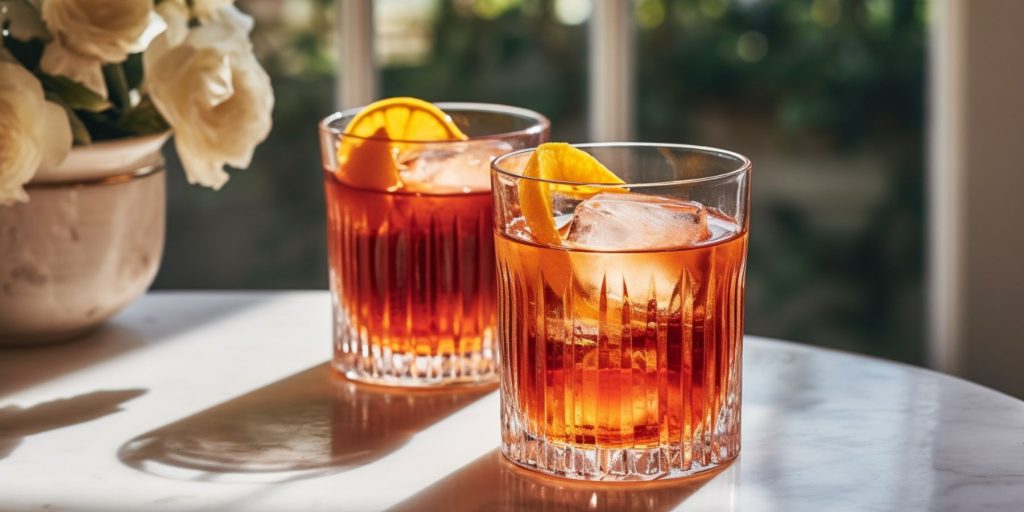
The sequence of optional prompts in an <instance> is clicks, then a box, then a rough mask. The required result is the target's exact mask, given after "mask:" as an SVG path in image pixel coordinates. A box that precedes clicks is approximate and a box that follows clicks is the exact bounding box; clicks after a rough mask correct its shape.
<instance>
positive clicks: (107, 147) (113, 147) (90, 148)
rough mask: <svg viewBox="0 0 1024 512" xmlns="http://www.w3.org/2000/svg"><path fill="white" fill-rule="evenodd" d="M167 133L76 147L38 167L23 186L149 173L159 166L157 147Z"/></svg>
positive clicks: (137, 175) (160, 145)
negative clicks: (50, 164) (52, 163)
mask: <svg viewBox="0 0 1024 512" xmlns="http://www.w3.org/2000/svg"><path fill="white" fill-rule="evenodd" d="M170 136H171V131H170V130H168V131H165V132H162V133H155V134H151V135H139V136H135V137H125V138H122V139H114V140H106V141H100V142H96V143H93V144H88V145H85V146H75V147H73V148H71V152H70V153H68V157H67V158H65V159H64V161H63V162H61V163H60V164H59V165H57V166H55V167H45V166H41V167H40V168H39V170H38V171H36V174H35V176H33V178H32V180H30V181H29V182H28V183H27V184H26V185H27V186H29V187H36V186H41V185H53V184H67V183H76V184H79V183H82V184H85V183H99V182H103V181H105V180H107V179H115V178H118V177H121V178H123V177H125V176H127V177H129V178H134V177H141V176H142V175H145V174H149V173H152V172H153V170H152V169H150V168H151V167H162V165H163V156H162V155H161V153H160V149H161V148H163V145H164V143H165V142H167V139H168V138H170ZM140 173H141V174H140ZM122 181H123V180H122ZM115 182H117V180H115Z"/></svg>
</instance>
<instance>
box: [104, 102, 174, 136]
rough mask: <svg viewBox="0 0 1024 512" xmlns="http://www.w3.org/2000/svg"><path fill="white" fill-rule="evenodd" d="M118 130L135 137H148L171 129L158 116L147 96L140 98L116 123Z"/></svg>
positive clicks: (158, 112) (160, 116) (162, 117)
mask: <svg viewBox="0 0 1024 512" xmlns="http://www.w3.org/2000/svg"><path fill="white" fill-rule="evenodd" d="M117 125H118V128H120V129H122V130H125V131H127V132H131V133H134V134H136V135H148V134H151V133H160V132H164V131H167V130H169V129H170V128H171V127H170V125H168V124H167V121H165V120H164V116H162V115H160V111H158V110H157V109H156V105H154V104H153V102H152V101H150V99H149V96H145V97H143V98H142V101H140V102H139V104H138V105H136V106H135V107H134V108H132V109H131V110H129V111H128V112H126V113H125V115H124V116H123V117H122V118H121V120H120V121H119V122H118V123H117Z"/></svg>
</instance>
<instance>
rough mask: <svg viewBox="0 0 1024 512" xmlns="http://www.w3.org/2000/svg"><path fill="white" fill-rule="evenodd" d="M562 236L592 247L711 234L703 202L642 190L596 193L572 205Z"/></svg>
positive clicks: (669, 244) (651, 244)
mask: <svg viewBox="0 0 1024 512" xmlns="http://www.w3.org/2000/svg"><path fill="white" fill-rule="evenodd" d="M565 238H566V240H567V241H568V242H569V243H570V244H572V245H575V246H579V247H582V248H589V249H596V250H644V249H665V248H673V247H686V246H691V245H696V244H699V243H700V242H703V241H706V240H708V239H709V238H711V231H710V230H709V229H708V214H707V211H706V210H705V208H704V205H702V204H700V203H697V202H694V201H686V200H681V199H670V198H666V197H658V196H649V195H644V194H620V193H610V192H604V193H600V194H597V195H595V196H593V197H591V198H589V199H587V200H585V201H583V202H582V203H580V204H579V205H578V206H577V207H576V211H575V213H574V215H573V219H572V222H571V223H570V224H569V229H568V233H567V235H566V237H565Z"/></svg>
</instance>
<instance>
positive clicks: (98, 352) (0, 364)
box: [0, 294, 265, 397]
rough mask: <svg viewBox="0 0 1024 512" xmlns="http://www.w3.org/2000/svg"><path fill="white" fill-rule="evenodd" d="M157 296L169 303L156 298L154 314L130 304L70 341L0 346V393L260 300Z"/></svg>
mask: <svg viewBox="0 0 1024 512" xmlns="http://www.w3.org/2000/svg"><path fill="white" fill-rule="evenodd" d="M160 295H161V294H157V295H156V296H157V297H160V298H159V299H157V300H163V301H167V302H168V303H167V304H163V303H161V308H160V312H159V314H157V313H156V312H155V311H153V310H148V311H147V310H145V309H143V308H138V307H137V306H134V307H129V308H128V309H126V310H125V311H124V312H122V313H120V314H119V315H118V316H115V317H114V319H113V320H112V321H111V322H109V323H107V324H105V325H103V326H101V327H100V328H99V329H98V330H97V331H95V332H93V333H92V334H88V335H86V336H83V337H82V338H79V339H76V340H73V341H69V342H64V343H55V344H49V345H40V346H26V347H0V397H3V396H5V395H8V394H11V393H14V392H16V391H18V390H21V389H26V388H28V387H31V386H34V385H37V384H40V383H42V382H46V381H47V380H50V379H52V378H54V377H58V376H61V375H65V374H68V373H71V372H73V371H75V370H78V369H81V368H85V367H87V366H90V365H93V364H96V363H99V362H101V361H105V360H107V359H112V358H114V357H117V356H120V355H122V354H125V353H128V352H131V351H133V350H135V349H138V348H141V347H143V346H145V345H146V344H148V343H152V342H154V341H157V340H159V339H161V338H166V337H170V336H173V335H175V334H178V333H180V332H183V331H186V330H189V329H193V328H195V327H196V326H198V325H202V324H204V323H207V322H209V321H211V320H215V319H217V318H220V317H223V316H226V315H229V314H231V313H234V312H236V311H238V310H241V309H245V308H248V307H251V306H253V305H255V304H256V303H258V302H261V301H263V300H265V298H263V297H260V296H256V295H252V296H247V295H241V294H240V295H238V296H232V297H231V299H230V300H219V299H217V298H214V297H209V298H206V297H202V296H201V295H200V296H198V297H194V298H193V299H192V300H189V301H173V303H172V302H171V301H169V300H168V299H169V298H170V297H161V296H160ZM125 324H130V325H132V326H135V327H127V326H126V325H125Z"/></svg>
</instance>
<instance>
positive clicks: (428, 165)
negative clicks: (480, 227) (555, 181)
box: [399, 140, 512, 194]
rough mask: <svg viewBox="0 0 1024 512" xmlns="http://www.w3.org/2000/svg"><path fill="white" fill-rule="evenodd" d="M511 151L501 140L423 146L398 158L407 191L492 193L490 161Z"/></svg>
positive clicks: (400, 173)
mask: <svg viewBox="0 0 1024 512" xmlns="http://www.w3.org/2000/svg"><path fill="white" fill-rule="evenodd" d="M511 150H512V146H511V145H509V144H508V143H507V142H505V141H500V140H476V141H466V142H453V143H446V144H423V145H421V146H418V147H416V148H411V150H409V151H407V152H405V153H404V154H402V155H399V161H400V163H401V167H400V169H399V175H400V176H401V177H402V182H403V183H404V184H405V186H406V188H407V189H409V190H413V191H418V192H419V191H422V192H432V193H442V194H443V193H459V192H473V191H485V190H490V188H491V174H490V172H491V161H493V160H494V159H495V158H497V157H499V156H501V155H503V154H505V153H508V152H509V151H511Z"/></svg>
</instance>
